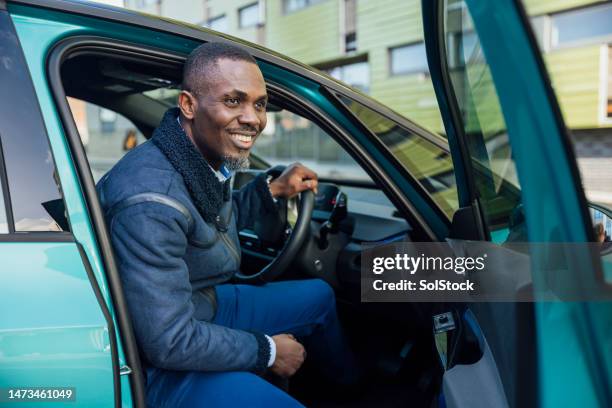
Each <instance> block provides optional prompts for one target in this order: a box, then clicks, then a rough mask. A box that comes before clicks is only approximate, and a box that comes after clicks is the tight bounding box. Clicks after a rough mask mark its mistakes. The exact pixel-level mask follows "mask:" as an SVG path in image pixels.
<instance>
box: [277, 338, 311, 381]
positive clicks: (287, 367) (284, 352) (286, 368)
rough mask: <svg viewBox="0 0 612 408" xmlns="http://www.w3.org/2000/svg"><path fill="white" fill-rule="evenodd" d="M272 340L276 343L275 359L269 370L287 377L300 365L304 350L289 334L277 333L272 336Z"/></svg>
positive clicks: (304, 354) (304, 353) (304, 355)
mask: <svg viewBox="0 0 612 408" xmlns="http://www.w3.org/2000/svg"><path fill="white" fill-rule="evenodd" d="M272 340H274V343H275V344H276V359H275V360H274V364H272V367H270V370H271V371H272V372H273V373H274V374H276V375H278V376H280V377H283V378H289V377H291V376H292V375H293V374H295V372H296V371H297V370H298V369H299V368H300V367H301V366H302V363H303V362H304V358H305V357H306V350H304V346H302V345H301V344H300V343H298V342H297V341H296V340H295V337H293V336H292V335H291V334H277V335H276V336H272Z"/></svg>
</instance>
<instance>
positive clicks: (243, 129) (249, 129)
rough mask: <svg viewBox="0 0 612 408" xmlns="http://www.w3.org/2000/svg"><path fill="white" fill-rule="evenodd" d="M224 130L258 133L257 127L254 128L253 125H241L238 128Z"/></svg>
mask: <svg viewBox="0 0 612 408" xmlns="http://www.w3.org/2000/svg"><path fill="white" fill-rule="evenodd" d="M226 130H227V131H228V132H230V133H240V132H250V133H251V132H254V133H259V129H258V128H256V127H255V126H242V127H240V128H232V129H226Z"/></svg>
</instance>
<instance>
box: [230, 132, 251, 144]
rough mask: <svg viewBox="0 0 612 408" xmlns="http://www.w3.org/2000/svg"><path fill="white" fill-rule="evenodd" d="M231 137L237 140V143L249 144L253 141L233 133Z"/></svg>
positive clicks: (246, 136) (245, 136)
mask: <svg viewBox="0 0 612 408" xmlns="http://www.w3.org/2000/svg"><path fill="white" fill-rule="evenodd" d="M232 136H233V137H234V138H236V139H238V140H239V141H241V142H245V143H248V142H250V141H251V140H252V139H253V137H252V136H248V135H240V134H237V133H233V134H232Z"/></svg>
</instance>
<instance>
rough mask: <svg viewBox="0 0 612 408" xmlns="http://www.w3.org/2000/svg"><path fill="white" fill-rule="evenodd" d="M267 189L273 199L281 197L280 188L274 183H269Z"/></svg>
mask: <svg viewBox="0 0 612 408" xmlns="http://www.w3.org/2000/svg"><path fill="white" fill-rule="evenodd" d="M268 188H269V189H270V194H272V197H273V198H277V197H279V196H280V195H281V191H282V190H281V186H280V185H279V184H278V182H276V181H271V182H269V183H268Z"/></svg>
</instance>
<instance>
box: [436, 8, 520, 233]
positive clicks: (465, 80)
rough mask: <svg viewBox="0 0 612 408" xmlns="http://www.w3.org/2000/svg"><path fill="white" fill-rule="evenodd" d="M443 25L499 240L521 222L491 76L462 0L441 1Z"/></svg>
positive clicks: (486, 207) (480, 184)
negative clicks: (442, 3) (442, 2)
mask: <svg viewBox="0 0 612 408" xmlns="http://www.w3.org/2000/svg"><path fill="white" fill-rule="evenodd" d="M444 31H445V36H444V37H445V47H446V59H447V61H448V64H447V65H448V70H449V71H448V74H449V75H450V79H451V85H452V88H453V91H454V94H455V98H456V100H457V104H458V106H459V109H460V113H461V117H462V122H463V127H464V133H465V143H466V144H467V147H468V151H469V154H470V157H471V159H472V168H473V177H474V181H475V185H476V189H477V190H478V195H479V197H480V200H481V201H480V202H481V205H482V207H483V208H482V210H483V213H484V216H485V219H486V222H487V225H488V228H489V231H490V232H491V236H492V238H493V240H494V241H503V240H505V239H506V237H507V235H508V234H509V233H510V228H515V227H517V226H518V224H520V220H521V214H520V212H521V206H520V203H521V193H520V186H519V182H518V177H517V172H516V167H515V164H514V160H513V158H512V149H511V147H510V143H509V139H508V133H507V131H506V123H505V121H504V117H503V114H502V110H501V105H500V103H499V99H498V96H497V91H496V89H495V85H494V83H493V78H492V77H491V72H490V70H489V66H488V64H487V61H486V58H485V55H484V54H483V52H482V49H481V47H480V40H479V39H478V36H477V34H476V32H475V30H474V28H473V24H472V20H471V17H470V14H469V11H468V9H467V8H466V6H465V4H464V3H463V1H457V0H446V1H444ZM525 238H526V237H525Z"/></svg>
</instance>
